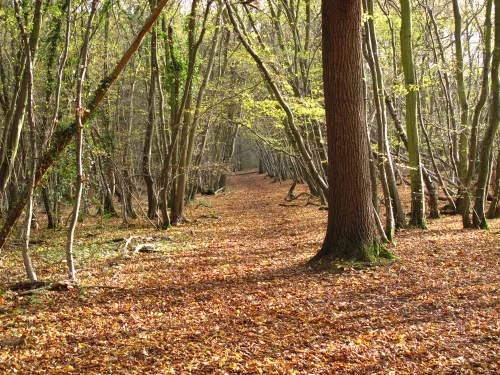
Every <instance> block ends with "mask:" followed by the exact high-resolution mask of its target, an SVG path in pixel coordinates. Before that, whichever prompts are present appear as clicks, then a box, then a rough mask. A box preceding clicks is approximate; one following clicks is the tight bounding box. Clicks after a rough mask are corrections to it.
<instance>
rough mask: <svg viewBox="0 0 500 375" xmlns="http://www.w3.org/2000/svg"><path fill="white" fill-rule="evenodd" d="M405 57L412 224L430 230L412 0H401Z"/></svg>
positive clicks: (402, 45) (402, 54)
mask: <svg viewBox="0 0 500 375" xmlns="http://www.w3.org/2000/svg"><path fill="white" fill-rule="evenodd" d="M401 17H402V22H401V58H402V60H403V70H404V75H405V84H406V133H407V135H408V155H409V159H410V176H411V195H412V197H411V220H410V224H411V225H413V226H416V227H420V228H426V227H427V223H426V221H425V195H424V188H423V180H422V168H421V166H420V141H419V137H418V127H417V95H418V92H417V83H416V81H415V69H414V64H413V46H412V10H411V2H410V0H401Z"/></svg>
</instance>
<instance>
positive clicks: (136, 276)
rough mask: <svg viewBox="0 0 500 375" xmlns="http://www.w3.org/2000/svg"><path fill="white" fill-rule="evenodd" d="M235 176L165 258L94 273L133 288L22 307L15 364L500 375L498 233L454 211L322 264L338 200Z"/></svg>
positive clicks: (15, 322)
mask: <svg viewBox="0 0 500 375" xmlns="http://www.w3.org/2000/svg"><path fill="white" fill-rule="evenodd" d="M229 186H230V189H229V191H228V192H227V193H225V194H220V195H218V196H216V197H208V198H206V202H205V203H207V204H209V207H204V206H199V207H197V208H194V207H191V208H190V209H189V212H188V214H189V216H190V217H191V218H192V219H194V221H193V222H191V223H190V224H188V225H186V226H184V227H181V228H174V229H172V230H171V231H170V232H167V233H166V234H162V235H168V236H171V237H172V238H173V239H175V241H174V240H173V242H175V246H172V247H171V248H168V247H167V249H170V250H167V251H166V252H165V253H164V254H144V255H140V256H138V257H135V258H132V259H129V260H125V261H123V262H122V263H121V264H118V265H110V264H103V265H102V267H101V269H99V270H97V271H89V272H87V273H85V272H84V271H82V273H81V277H82V278H83V281H85V282H87V283H94V284H102V283H108V284H112V285H121V286H126V287H127V289H124V290H106V289H87V290H73V291H70V292H66V293H55V292H50V293H47V294H46V295H41V296H39V298H40V301H38V302H37V303H29V301H28V300H27V298H26V297H23V298H21V299H19V300H16V301H15V302H14V303H12V304H11V305H12V307H13V308H16V309H17V311H18V312H17V313H12V314H10V315H9V316H3V318H2V320H1V323H2V326H3V327H4V332H7V330H10V331H9V332H11V333H12V327H14V328H15V329H16V332H17V334H19V335H22V334H24V335H26V337H27V343H26V344H25V345H24V346H22V347H18V348H2V349H5V350H2V351H0V371H3V373H6V374H7V373H9V374H11V373H13V371H14V369H16V368H17V369H18V373H23V374H37V373H50V374H59V373H61V374H63V373H64V374H67V373H75V374H85V373H88V374H170V373H172V374H174V373H175V374H259V373H261V374H294V373H295V374H328V373H346V374H347V373H352V374H364V373H367V374H368V373H369V374H371V373H380V374H388V373H391V371H392V373H397V374H400V373H404V372H405V371H406V372H407V373H410V374H416V373H459V372H460V371H463V373H481V372H483V373H499V372H500V363H499V361H500V354H499V349H498V348H499V342H498V340H499V337H500V319H499V306H500V300H499V290H498V288H499V286H500V276H499V273H498V269H499V268H498V266H499V257H500V249H499V235H498V232H495V231H492V232H490V233H486V232H476V231H463V230H461V229H460V223H459V222H458V220H457V218H445V219H443V220H441V221H439V222H435V223H432V226H431V228H432V229H430V230H428V231H425V232H423V231H416V230H408V231H403V232H400V233H398V235H397V238H396V245H395V246H393V245H391V250H392V251H394V252H395V253H396V254H397V255H398V256H399V257H401V259H402V260H401V261H397V262H395V263H393V264H391V265H386V266H383V267H374V268H370V269H366V270H363V271H355V270H350V269H347V270H345V272H342V273H338V274H337V273H327V272H325V273H318V272H313V270H311V269H309V268H308V267H306V266H305V265H304V264H305V262H306V261H307V259H309V258H310V257H311V256H313V255H314V253H315V252H316V251H317V250H318V249H319V247H320V245H321V241H322V239H323V235H324V230H325V227H326V213H325V212H324V211H319V210H318V209H317V207H314V206H307V207H293V208H291V207H282V206H279V203H282V202H283V198H284V196H285V195H286V193H287V191H288V188H289V183H284V184H282V185H280V184H278V183H273V182H272V181H271V180H270V179H268V178H264V177H263V176H260V175H257V174H242V175H237V176H233V177H231V178H230V179H229ZM202 215H205V216H210V215H215V216H218V217H220V218H219V219H214V218H206V217H205V218H202V217H201V216H202ZM494 225H495V226H498V223H496V222H495V223H494ZM168 244H169V241H166V242H165V246H167V245H168ZM341 271H343V270H339V272H341ZM6 324H10V325H11V326H10V328H5V327H6ZM0 335H1V333H0ZM0 337H1V336H0ZM49 369H50V370H49Z"/></svg>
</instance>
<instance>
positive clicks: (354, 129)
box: [313, 0, 380, 261]
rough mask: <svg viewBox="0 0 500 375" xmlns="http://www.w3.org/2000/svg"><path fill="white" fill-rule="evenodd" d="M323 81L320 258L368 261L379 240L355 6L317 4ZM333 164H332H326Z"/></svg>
mask: <svg viewBox="0 0 500 375" xmlns="http://www.w3.org/2000/svg"><path fill="white" fill-rule="evenodd" d="M322 14H323V69H324V73H323V77H324V85H325V87H324V90H325V109H326V123H327V138H328V158H329V160H330V163H329V173H328V183H329V189H328V229H327V233H326V238H325V241H324V243H323V247H322V248H321V250H320V251H319V252H318V254H317V255H316V256H315V257H314V258H313V260H318V259H321V258H324V257H330V258H343V259H354V260H360V261H369V260H372V259H374V258H375V257H377V256H378V255H379V250H380V239H379V235H378V232H377V226H376V223H375V216H374V211H373V207H372V202H371V183H370V169H369V161H368V153H367V152H366V150H367V149H368V137H367V133H366V124H365V116H364V104H363V90H362V66H361V64H362V60H361V56H362V55H361V40H360V30H361V2H360V1H358V0H323V5H322ZM332 161H335V162H332Z"/></svg>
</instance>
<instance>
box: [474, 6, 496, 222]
mask: <svg viewBox="0 0 500 375" xmlns="http://www.w3.org/2000/svg"><path fill="white" fill-rule="evenodd" d="M499 65H500V0H495V46H494V49H493V62H492V64H491V95H492V104H491V114H490V122H489V124H488V128H487V129H486V133H485V134H484V138H483V146H482V149H481V157H480V160H479V162H480V168H479V174H478V176H477V184H476V195H475V201H474V214H473V217H472V218H473V224H474V227H476V228H480V229H489V226H488V222H487V221H486V216H485V212H484V206H485V203H486V196H487V194H488V180H489V173H490V159H491V156H492V152H493V141H494V140H495V136H496V133H497V130H498V125H499V123H500V110H499V108H498V106H499V104H500V92H499V91H500V81H499V77H498V73H499Z"/></svg>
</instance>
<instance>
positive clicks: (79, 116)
mask: <svg viewBox="0 0 500 375" xmlns="http://www.w3.org/2000/svg"><path fill="white" fill-rule="evenodd" d="M97 4H98V0H93V2H92V10H91V11H90V15H89V19H88V21H87V28H86V31H85V40H84V42H83V46H82V52H81V57H82V61H81V64H80V77H79V78H78V83H77V89H76V108H75V114H76V129H77V134H76V140H75V149H76V173H77V175H76V197H75V204H74V206H73V213H72V216H71V221H70V225H69V228H68V239H67V242H66V262H67V266H68V276H69V278H70V279H71V280H75V279H76V272H75V265H74V262H73V244H74V239H75V231H76V225H77V223H78V215H79V213H80V204H81V200H82V192H83V183H84V182H83V155H82V154H83V114H84V113H85V108H83V104H82V93H83V82H84V81H85V75H86V72H87V63H88V55H89V49H90V35H91V32H92V21H93V20H94V16H95V13H96V11H97Z"/></svg>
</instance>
